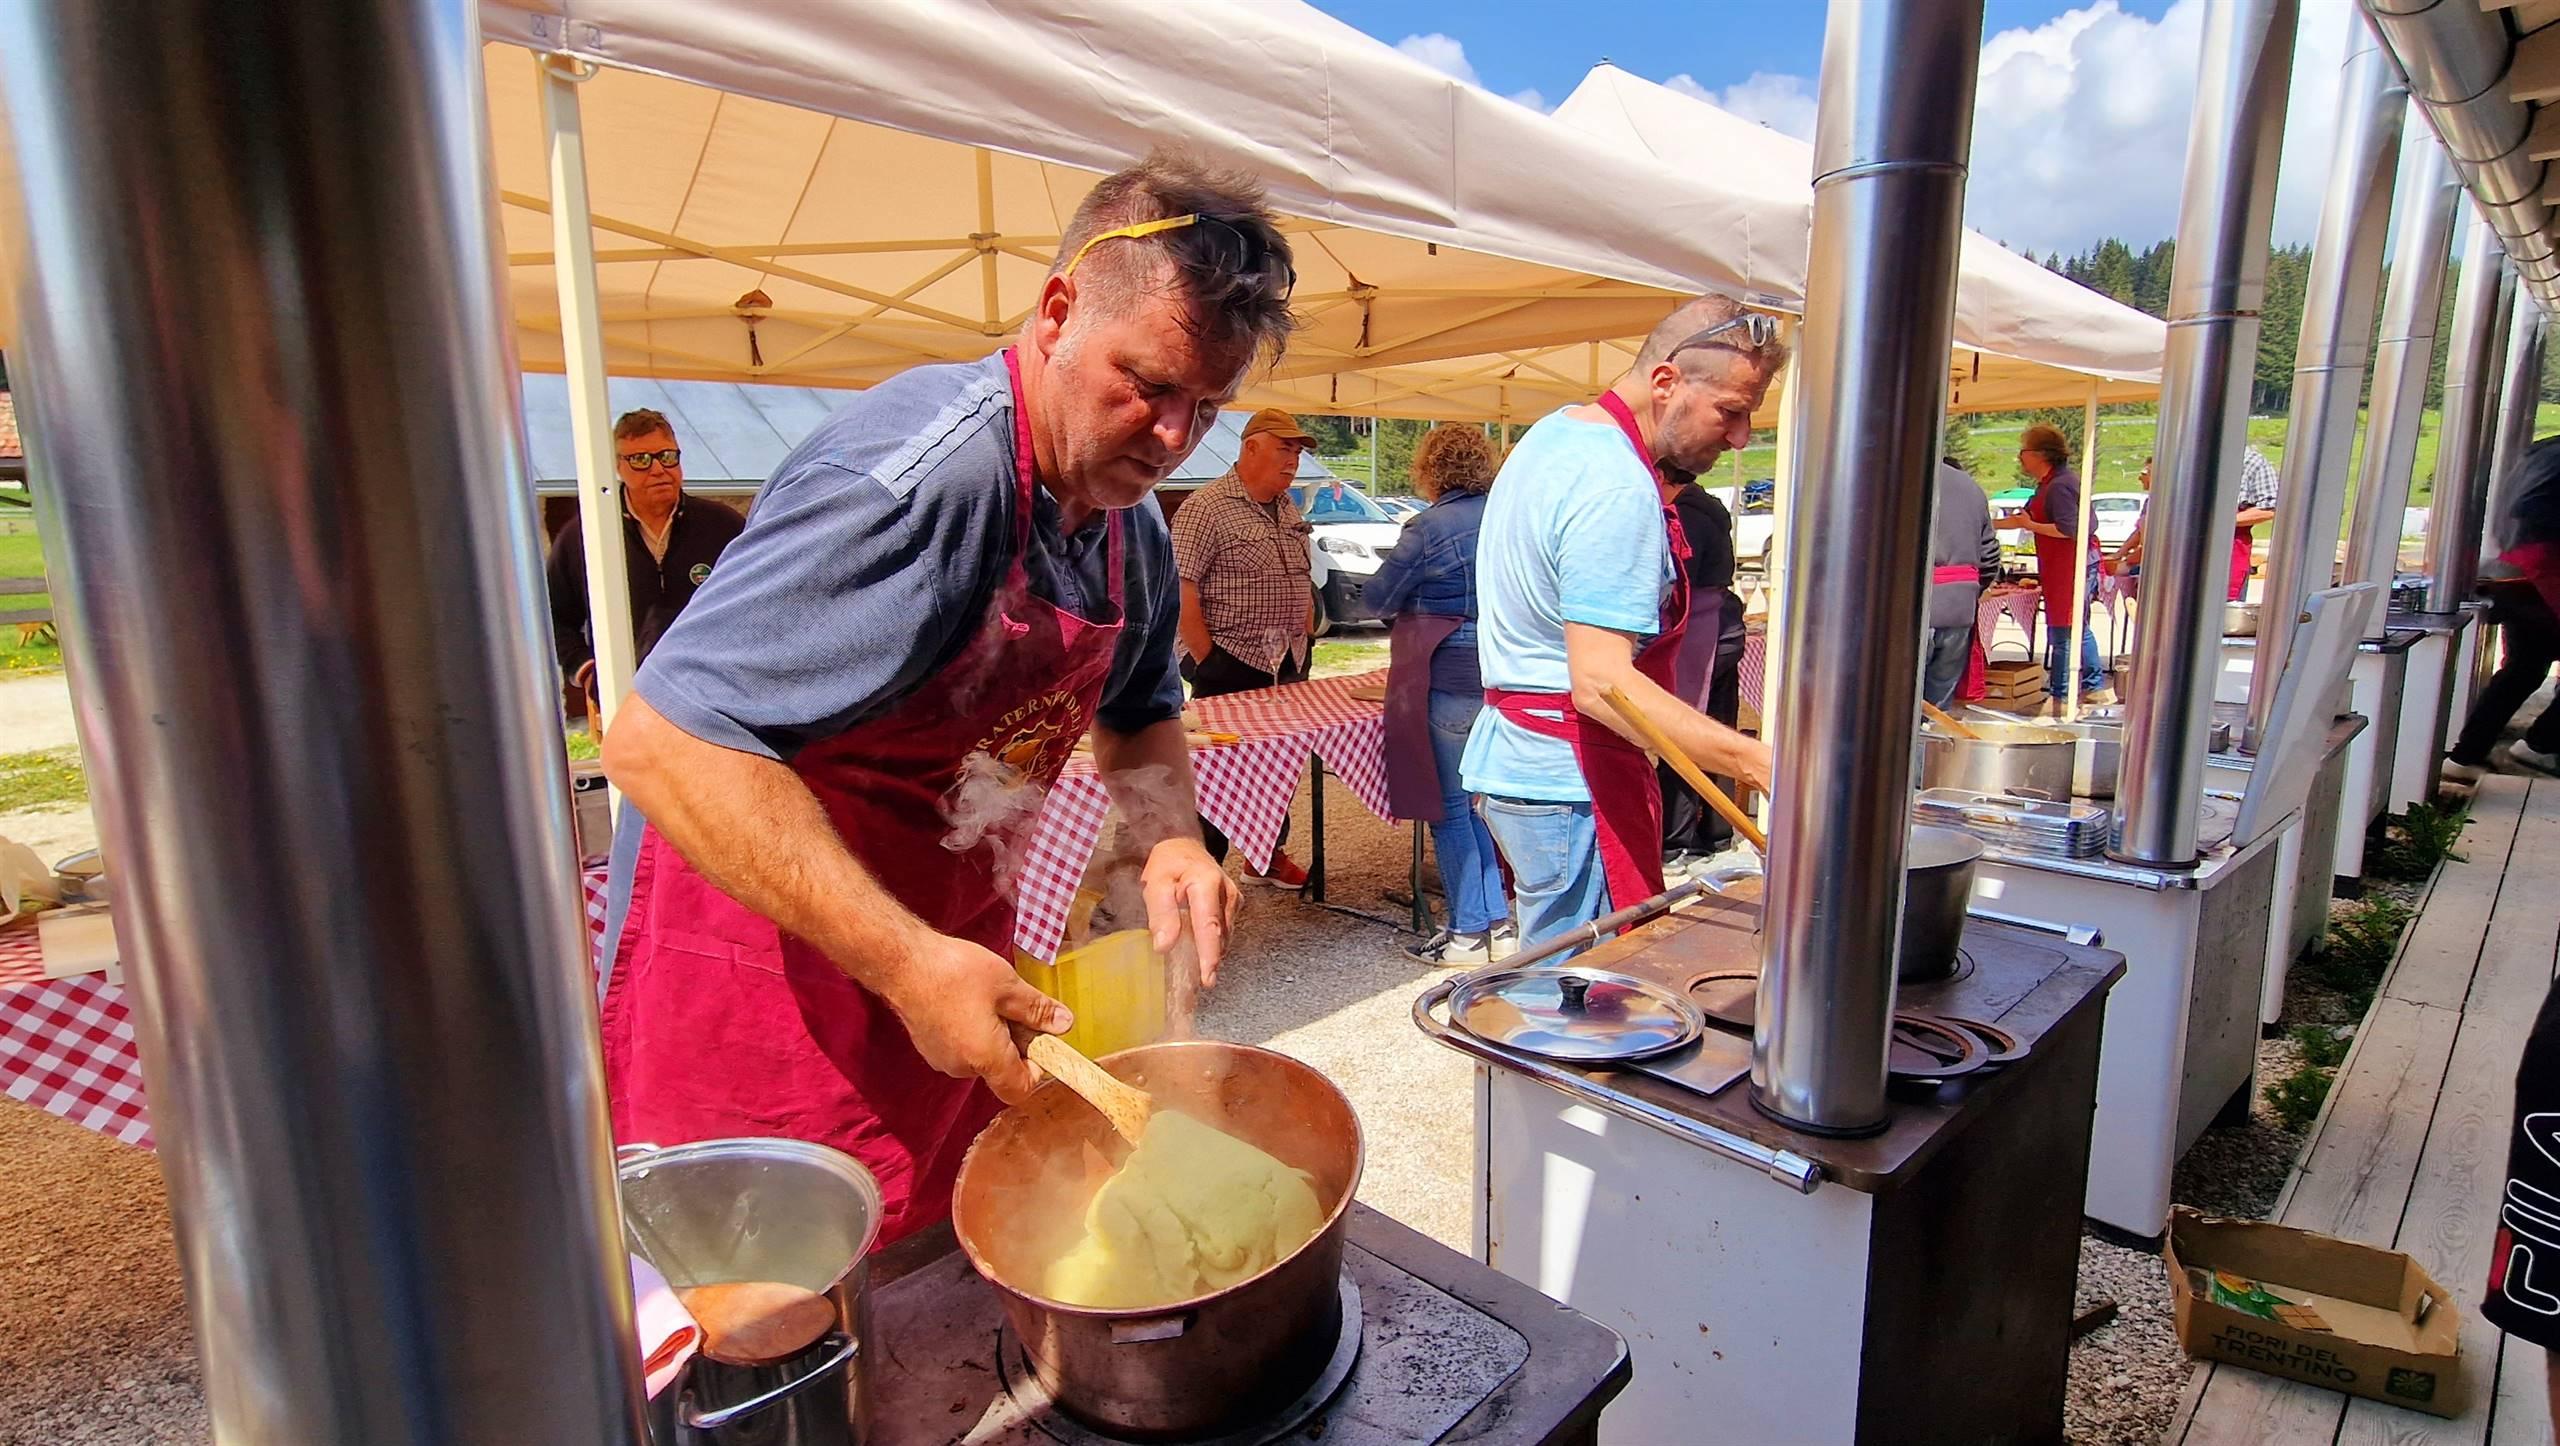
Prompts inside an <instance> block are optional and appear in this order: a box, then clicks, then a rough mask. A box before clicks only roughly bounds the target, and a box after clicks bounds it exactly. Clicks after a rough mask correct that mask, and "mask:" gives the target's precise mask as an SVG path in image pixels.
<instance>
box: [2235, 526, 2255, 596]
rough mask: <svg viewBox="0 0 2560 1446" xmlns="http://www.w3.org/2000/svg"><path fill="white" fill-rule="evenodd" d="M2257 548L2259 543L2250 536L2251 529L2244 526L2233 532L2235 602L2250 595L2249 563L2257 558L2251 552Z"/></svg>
mask: <svg viewBox="0 0 2560 1446" xmlns="http://www.w3.org/2000/svg"><path fill="white" fill-rule="evenodd" d="M2256 548H2257V543H2256V542H2255V541H2254V540H2253V539H2252V538H2251V537H2250V536H2249V529H2247V528H2245V527H2243V528H2239V529H2236V530H2235V531H2234V532H2233V533H2232V535H2231V601H2233V602H2238V601H2240V600H2241V599H2242V598H2244V597H2247V596H2248V595H2249V565H2250V564H2251V563H2252V562H2254V561H2255V560H2256V559H2255V558H2253V557H2252V556H2251V555H2250V554H2251V553H2252V552H2254V551H2255V550H2256Z"/></svg>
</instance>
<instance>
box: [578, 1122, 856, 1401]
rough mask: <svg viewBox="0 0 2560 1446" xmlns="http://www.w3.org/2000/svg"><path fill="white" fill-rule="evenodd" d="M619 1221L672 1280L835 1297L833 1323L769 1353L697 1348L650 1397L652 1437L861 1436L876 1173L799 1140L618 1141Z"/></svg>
mask: <svg viewBox="0 0 2560 1446" xmlns="http://www.w3.org/2000/svg"><path fill="white" fill-rule="evenodd" d="M620 1174H621V1183H622V1225H623V1233H624V1235H625V1237H626V1239H627V1240H628V1242H629V1244H630V1246H631V1248H632V1249H633V1250H635V1251H637V1252H638V1253H639V1255H640V1256H641V1258H642V1259H644V1260H647V1261H648V1262H649V1263H650V1264H651V1265H652V1266H654V1267H656V1268H657V1271H658V1273H659V1274H660V1275H663V1276H665V1277H666V1278H667V1284H668V1285H670V1286H672V1287H674V1288H675V1289H676V1290H678V1291H682V1290H685V1289H688V1288H690V1287H693V1286H697V1285H717V1284H721V1283H724V1282H729V1281H746V1280H774V1281H780V1282H782V1283H784V1284H786V1285H796V1286H799V1287H800V1288H802V1289H803V1290H813V1291H816V1292H818V1293H819V1294H821V1295H824V1296H826V1297H827V1298H828V1299H829V1300H830V1301H832V1302H834V1304H835V1308H836V1328H835V1329H834V1330H831V1331H829V1332H828V1333H827V1334H826V1335H824V1336H822V1337H820V1338H819V1339H818V1341H817V1342H816V1343H814V1344H813V1345H811V1346H810V1347H809V1349H807V1350H806V1351H803V1352H801V1353H800V1355H798V1356H796V1357H794V1358H792V1359H790V1360H787V1361H782V1362H779V1363H777V1364H774V1365H770V1366H755V1367H748V1366H732V1365H727V1364H724V1363H722V1362H719V1361H714V1360H711V1359H709V1358H707V1357H703V1356H696V1357H694V1358H693V1359H692V1360H691V1361H688V1362H686V1363H685V1368H684V1371H683V1373H682V1374H681V1375H680V1376H678V1377H677V1379H676V1382H675V1384H673V1385H671V1386H669V1387H667V1389H665V1390H664V1391H661V1392H660V1393H659V1394H658V1395H657V1397H656V1398H655V1399H653V1400H652V1401H651V1402H650V1408H649V1438H650V1440H651V1441H652V1442H653V1443H654V1446H768V1443H772V1446H860V1443H862V1442H864V1441H867V1440H868V1439H870V1435H871V1358H870V1356H869V1355H868V1354H867V1353H866V1352H865V1350H864V1345H865V1343H866V1342H868V1341H870V1339H871V1284H870V1283H871V1267H870V1263H869V1257H870V1254H871V1246H872V1243H873V1242H874V1241H875V1240H877V1239H878V1238H879V1234H880V1186H879V1183H878V1182H877V1181H875V1180H873V1179H872V1178H871V1172H870V1171H868V1170H865V1169H864V1168H862V1166H860V1165H859V1164H856V1163H855V1162H854V1161H853V1159H852V1158H851V1157H850V1156H847V1155H845V1154H843V1153H842V1152H840V1151H836V1150H831V1149H829V1148H827V1147H826V1146H824V1145H813V1144H809V1143H807V1142H805V1141H801V1140H784V1139H761V1138H757V1139H737V1140H704V1141H701V1142H700V1143H697V1144H691V1145H677V1146H674V1147H672V1148H669V1149H663V1150H661V1149H656V1148H654V1147H649V1146H638V1147H632V1148H630V1149H628V1150H626V1152H625V1155H624V1158H623V1161H622V1164H621V1168H620Z"/></svg>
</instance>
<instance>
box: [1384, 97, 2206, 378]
mask: <svg viewBox="0 0 2560 1446" xmlns="http://www.w3.org/2000/svg"><path fill="white" fill-rule="evenodd" d="M1555 118H1556V119H1557V120H1558V121H1559V122H1562V123H1563V124H1565V125H1567V126H1570V127H1572V128H1574V129H1576V130H1579V131H1582V132H1585V133H1587V134H1589V135H1591V136H1593V137H1595V138H1598V139H1601V140H1604V141H1606V142H1608V143H1609V144H1610V146H1611V148H1612V149H1614V150H1618V151H1621V152H1626V153H1630V154H1641V155H1646V156H1650V157H1652V158H1654V159H1655V160H1658V161H1660V162H1662V163H1663V164H1665V165H1667V166H1669V167H1670V168H1672V169H1674V170H1677V171H1679V172H1681V173H1682V174H1684V175H1688V176H1692V177H1699V178H1710V179H1712V180H1713V182H1714V183H1715V184H1716V185H1717V186H1718V187H1719V188H1721V189H1723V190H1725V191H1727V192H1729V193H1730V194H1732V195H1734V196H1736V197H1747V198H1749V202H1750V204H1751V205H1752V206H1753V207H1754V208H1755V209H1756V210H1759V211H1770V210H1776V211H1779V212H1781V213H1783V214H1786V215H1788V216H1790V217H1791V218H1792V219H1791V222H1790V230H1789V232H1788V234H1787V236H1786V237H1785V240H1784V244H1783V245H1780V246H1775V247H1764V248H1762V251H1761V253H1760V255H1761V258H1762V259H1761V270H1760V273H1759V274H1761V275H1762V276H1764V277H1766V278H1767V281H1766V285H1765V286H1764V287H1762V288H1761V289H1760V290H1759V292H1758V293H1757V295H1756V296H1755V300H1759V301H1761V302H1763V303H1764V304H1767V305H1769V306H1771V307H1772V308H1773V309H1776V310H1781V311H1788V312H1795V313H1799V314H1800V313H1802V311H1803V310H1804V290H1805V287H1804V279H1805V264H1806V256H1807V253H1808V252H1809V251H1810V249H1811V246H1812V237H1813V147H1812V146H1810V145H1808V144H1806V143H1805V142H1803V141H1800V140H1797V139H1795V138H1794V137H1792V136H1787V135H1782V134H1780V133H1779V132H1777V131H1773V130H1771V129H1769V128H1768V127H1766V126H1763V125H1759V124H1756V123H1754V122H1751V121H1747V120H1744V119H1742V118H1741V117H1740V116H1737V115H1734V114H1732V113H1731V112H1729V111H1725V110H1722V109H1720V108H1718V107H1716V106H1714V105H1711V104H1709V103H1708V102H1706V101H1703V100H1699V99H1697V98H1695V97H1693V96H1687V95H1682V94H1680V93H1679V92H1677V91H1674V90H1670V89H1668V88H1666V87H1663V86H1660V85H1656V84H1654V83H1653V82H1652V81H1649V80H1644V79H1642V78H1640V77H1637V76H1633V75H1630V74H1628V73H1627V72H1625V71H1623V70H1620V69H1618V68H1617V67H1616V66H1614V65H1605V64H1604V65H1600V66H1596V67H1594V68H1593V69H1592V71H1591V73H1590V74H1588V75H1586V76H1585V77H1583V80H1582V83H1581V84H1580V85H1579V86H1577V87H1575V88H1574V92H1573V94H1572V95H1571V96H1569V97H1567V98H1566V100H1565V102H1564V104H1563V105H1561V106H1559V107H1557V109H1556V113H1555ZM1768 239H1771V238H1768V237H1767V236H1766V235H1765V234H1759V235H1755V236H1754V241H1755V242H1759V241H1763V240H1768ZM1772 251H1775V252H1777V253H1779V254H1778V255H1776V256H1772V255H1770V253H1771V252H1772ZM1960 265H1961V270H1960V271H1959V273H1958V276H1957V282H1956V316H1955V337H1956V351H1955V355H1954V357H1953V358H1952V359H1951V362H1950V365H1949V368H1948V376H1947V406H1948V408H1949V410H1951V411H1958V412H1998V411H2013V410H2018V409H2021V408H2026V407H2039V406H2061V405H2081V404H2084V403H2085V402H2086V401H2087V399H2088V396H2089V392H2090V387H2091V384H2092V383H2093V382H2094V383H2095V384H2096V388H2097V396H2098V400H2100V401H2103V402H2114V401H2142V400H2148V399H2150V398H2152V397H2155V396H2157V395H2158V394H2159V390H2160V353H2161V349H2162V347H2163V346H2164V345H2165V344H2166V342H2167V336H2168V330H2167V327H2166V325H2165V324H2164V323H2163V322H2161V321H2160V319H2159V318H2157V317H2153V316H2147V315H2145V314H2143V313H2141V312H2139V311H2136V310H2134V309H2133V308H2131V307H2129V306H2125V305H2122V304H2120V303H2118V302H2116V301H2113V300H2111V299H2109V298H2107V297H2105V296H2101V295H2099V294H2098V293H2097V292H2094V291H2091V290H2089V289H2088V288H2087V287H2084V286H2081V285H2080V284H2078V283H2077V282H2074V281H2072V280H2070V279H2069V278H2067V277H2063V276H2057V275H2055V274H2054V273H2053V272H2051V271H2048V270H2046V269H2045V268H2044V267H2042V266H2039V265H2037V264H2036V263H2035V262H2033V261H2030V260H2028V259H2027V258H2026V257H2023V256H2019V255H2017V254H2015V253H2013V252H2010V251H2008V250H2006V249H2004V248H2003V247H2001V246H2000V245H1999V244H1998V243H1997V242H1994V241H1992V240H1991V239H1990V238H1988V237H1986V236H1984V235H1982V234H1981V233H1979V232H1977V231H1973V230H1970V229H1968V230H1967V231H1966V232H1965V233H1964V248H1963V254H1962V259H1961V263H1960ZM1641 340H1642V334H1641V333H1640V332H1630V333H1629V334H1628V335H1626V336H1624V337H1621V338H1618V339H1616V340H1614V341H1610V342H1604V343H1600V344H1597V345H1592V344H1584V345H1577V346H1568V347H1557V348H1541V349H1533V350H1526V351H1524V352H1522V353H1521V354H1518V355H1515V356H1513V357H1510V358H1508V359H1507V364H1503V365H1487V362H1488V361H1491V360H1496V359H1468V360H1466V361H1460V362H1450V363H1443V364H1439V365H1437V366H1433V367H1429V368H1423V369H1418V370H1416V371H1414V372H1413V373H1412V374H1411V375H1410V377H1409V382H1408V384H1414V385H1422V386H1429V387H1431V389H1432V394H1433V395H1435V396H1438V397H1439V398H1441V399H1442V400H1443V401H1444V402H1448V403H1452V404H1458V405H1462V406H1466V405H1472V406H1474V407H1484V406H1487V405H1497V406H1499V407H1501V408H1502V409H1503V411H1504V412H1505V413H1506V414H1511V415H1520V416H1524V417H1525V416H1534V415H1536V414H1537V413H1539V412H1543V411H1545V410H1547V409H1549V408H1551V407H1554V406H1556V405H1558V404H1560V403H1563V402H1567V401H1576V400H1581V399H1582V398H1583V397H1584V396H1587V395H1588V393H1589V391H1590V390H1591V388H1592V383H1591V382H1590V378H1592V377H1594V376H1596V377H1598V378H1599V379H1600V380H1601V381H1602V382H1605V381H1607V380H1608V379H1609V378H1612V377H1615V376H1616V375H1617V374H1618V373H1619V372H1620V371H1622V370H1624V369H1625V368H1626V367H1627V365H1628V364H1629V363H1631V362H1632V361H1633V359H1634V355H1635V348H1636V344H1637V343H1638V342H1639V341H1641ZM1435 383H1437V385H1434V384H1435ZM1466 399H1472V400H1471V401H1470V400H1466ZM1775 406H1776V403H1775V401H1774V393H1773V400H1772V402H1771V403H1770V405H1769V410H1771V411H1774V409H1775ZM1761 420H1762V421H1763V423H1764V424H1765V423H1766V422H1767V421H1768V420H1769V418H1767V417H1764V418H1762V419H1761Z"/></svg>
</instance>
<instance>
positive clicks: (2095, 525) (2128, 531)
mask: <svg viewBox="0 0 2560 1446" xmlns="http://www.w3.org/2000/svg"><path fill="white" fill-rule="evenodd" d="M2148 500H2149V499H2148V498H2147V496H2146V495H2145V494H2143V493H2140V492H2101V493H2099V494H2098V495H2097V496H2095V497H2092V498H2090V499H2089V526H2090V529H2091V530H2092V531H2094V532H2096V533H2097V534H2098V544H2099V545H2100V546H2102V547H2105V548H2106V549H2108V550H2109V551H2113V550H2114V549H2116V548H2119V547H2122V546H2124V541H2125V539H2126V538H2128V537H2131V536H2133V525H2134V524H2135V523H2137V522H2140V521H2141V520H2142V508H2143V504H2144V503H2145V502H2146V501H2148Z"/></svg>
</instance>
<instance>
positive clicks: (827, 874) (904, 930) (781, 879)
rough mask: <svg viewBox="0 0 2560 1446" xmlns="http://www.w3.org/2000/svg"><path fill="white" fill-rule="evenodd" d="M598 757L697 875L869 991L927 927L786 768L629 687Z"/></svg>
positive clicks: (881, 988) (894, 970)
mask: <svg viewBox="0 0 2560 1446" xmlns="http://www.w3.org/2000/svg"><path fill="white" fill-rule="evenodd" d="M604 766H605V775H606V777H608V778H610V779H612V780H613V783H614V786H615V787H617V788H620V789H621V790H622V791H623V793H624V795H625V796H626V797H628V798H629V799H630V800H631V803H632V805H633V806H634V807H636V808H638V809H639V810H640V813H641V816H643V817H645V818H646V819H648V820H649V822H650V824H651V825H652V826H653V827H655V828H656V829H657V830H658V832H659V833H661V834H663V835H665V837H666V839H667V842H669V843H671V844H673V845H675V848H676V852H678V853H680V854H682V855H684V858H685V861H686V862H687V863H689V864H691V865H693V867H694V868H695V869H696V870H697V871H699V872H700V873H701V874H702V876H703V877H704V878H707V879H709V880H710V881H711V882H712V883H713V884H714V885H716V886H718V888H719V889H720V891H721V892H722V893H725V894H727V895H728V896H729V897H731V898H733V899H735V900H737V901H738V902H739V903H741V904H743V905H745V906H746V907H747V908H749V909H752V910H754V911H755V912H756V913H758V914H761V915H763V916H764V917H765V918H767V919H770V920H772V921H773V922H774V924H775V925H777V926H779V927H780V928H781V929H783V930H784V931H785V932H787V933H791V934H796V935H798V936H799V937H801V938H803V939H806V940H808V941H809V942H810V943H812V944H814V945H816V946H817V947H818V949H819V950H820V951H821V952H823V953H824V954H826V956H827V957H828V958H830V959H833V960H834V961H835V962H836V966H837V967H838V968H840V969H842V970H844V971H845V973H847V974H849V975H851V976H852V977H853V978H854V979H855V980H857V981H859V982H860V983H862V984H863V985H865V986H867V987H869V988H871V989H872V990H873V991H875V992H878V993H884V994H885V993H887V992H888V991H889V987H890V986H891V985H892V984H893V983H894V982H895V981H896V976H897V974H898V972H899V970H900V969H901V968H902V967H903V966H904V965H905V963H906V961H907V957H908V953H909V943H910V941H911V940H912V939H913V938H915V937H916V936H917V935H919V934H922V933H926V932H930V931H928V930H927V929H926V928H925V925H924V923H923V922H922V921H921V920H919V919H917V918H916V917H915V915H914V914H912V913H910V912H908V910H907V909H906V907H905V906H904V905H902V904H900V903H899V902H898V901H897V900H896V899H894V898H892V897H890V895H889V893H888V891H887V890H885V889H883V888H881V887H880V884H879V882H878V881H877V880H875V879H874V878H872V877H871V873H870V871H869V870H867V869H865V868H864V867H863V866H862V864H861V862H860V861H859V860H857V859H855V858H854V856H853V854H852V853H851V852H850V851H848V850H847V849H846V848H845V846H844V841H843V840H842V839H841V838H839V837H837V835H836V831H835V825H834V824H832V823H830V822H829V821H828V819H827V815H826V811H825V809H823V808H821V807H820V806H819V803H818V800H817V796H816V795H814V794H812V793H811V792H810V791H809V788H808V785H806V784H804V783H802V782H801V781H800V777H799V775H798V774H796V773H793V772H792V771H791V769H790V767H789V766H788V765H786V764H783V763H778V762H776V761H774V760H773V759H770V758H764V757H759V756H757V755H755V754H752V753H741V752H738V751H737V750H735V749H731V748H723V747H720V746H719V745H718V744H715V743H705V742H703V741H702V740H701V739H699V738H696V737H694V736H693V735H692V734H689V733H687V732H685V731H684V730H683V729H681V728H678V727H677V726H676V725H674V724H673V723H670V722H668V721H667V720H666V719H665V717H663V716H662V715H660V714H659V713H658V711H657V710H656V709H654V708H652V707H650V706H649V701H648V699H646V698H644V697H641V696H639V695H637V694H634V695H633V696H632V697H630V698H629V699H627V700H626V701H625V702H624V704H623V708H622V712H621V713H620V714H619V715H618V716H616V717H615V719H614V721H613V727H612V728H611V729H610V730H608V731H607V733H606V735H605V742H604Z"/></svg>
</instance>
